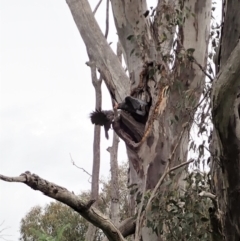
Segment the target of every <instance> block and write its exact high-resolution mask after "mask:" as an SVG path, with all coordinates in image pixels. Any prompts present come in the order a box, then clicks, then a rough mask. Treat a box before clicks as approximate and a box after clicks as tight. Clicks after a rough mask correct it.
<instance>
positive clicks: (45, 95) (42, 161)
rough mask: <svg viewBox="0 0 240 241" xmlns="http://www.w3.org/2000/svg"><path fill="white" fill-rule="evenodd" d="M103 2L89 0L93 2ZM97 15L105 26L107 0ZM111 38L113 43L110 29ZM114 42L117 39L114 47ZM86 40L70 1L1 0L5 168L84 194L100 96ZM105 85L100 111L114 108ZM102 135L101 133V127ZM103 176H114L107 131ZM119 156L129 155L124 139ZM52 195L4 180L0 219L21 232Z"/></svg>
mask: <svg viewBox="0 0 240 241" xmlns="http://www.w3.org/2000/svg"><path fill="white" fill-rule="evenodd" d="M97 2H98V1H96V0H91V4H92V5H93V6H95V5H96V4H97ZM104 5H105V3H103V6H102V7H101V9H100V10H99V12H98V14H97V16H96V17H97V19H98V21H99V22H100V23H101V26H103V27H104V23H105V16H104V14H102V13H103V12H104V7H105V6H104ZM111 32H112V33H113V35H109V38H108V40H109V42H112V41H115V42H116V39H117V36H116V34H115V31H111ZM113 46H114V45H113ZM87 60H88V57H87V55H86V50H85V45H84V44H83V42H82V40H81V37H80V34H79V32H78V30H77V28H76V26H75V23H74V21H73V19H72V16H71V14H70V11H69V9H68V6H67V4H66V2H65V1H59V0H35V1H33V0H11V1H9V0H8V1H6V0H0V80H1V84H0V101H1V102H0V173H1V174H3V175H9V176H18V175H20V174H21V173H23V172H25V171H27V170H28V171H30V172H33V173H36V174H38V175H39V176H41V177H43V178H45V179H47V180H49V181H52V182H54V183H57V184H59V185H62V186H64V187H66V188H68V189H69V190H70V191H74V192H75V193H79V192H80V191H81V190H87V189H89V188H90V183H89V177H88V176H87V175H86V174H85V173H84V172H82V171H81V170H79V169H77V168H76V167H74V166H73V165H72V164H71V160H70V157H69V153H71V155H72V157H73V159H74V161H75V162H76V164H77V165H78V166H81V167H83V168H85V169H86V170H87V171H88V172H91V169H92V143H93V129H94V128H93V125H92V124H91V123H90V120H89V113H90V112H91V111H92V110H94V105H95V97H94V89H93V87H92V84H91V78H90V70H89V68H88V67H87V66H86V65H85V62H86V61H87ZM110 108H111V103H110V99H109V95H108V92H107V91H106V89H104V90H103V109H110ZM102 133H103V131H102ZM101 143H102V152H101V154H102V158H101V175H104V176H108V175H109V169H110V166H109V155H108V152H107V151H106V148H107V147H108V146H110V145H111V140H109V141H106V140H105V138H104V135H102V142H101ZM119 152H120V155H119V161H126V154H125V149H124V145H123V143H121V145H120V151H119ZM50 201H51V199H50V198H48V197H45V196H44V195H42V194H41V193H40V192H36V191H33V190H31V189H30V188H29V187H27V186H26V185H24V184H17V183H7V182H3V181H0V223H1V221H5V222H4V225H3V227H9V229H7V230H5V231H4V234H9V235H12V236H9V237H6V238H8V239H9V240H13V241H17V240H18V238H19V236H20V235H19V225H20V220H21V218H23V217H24V215H25V214H26V213H27V212H28V211H29V209H30V208H31V207H33V206H35V205H44V204H46V203H48V202H50Z"/></svg>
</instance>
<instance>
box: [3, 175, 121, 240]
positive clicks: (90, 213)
mask: <svg viewBox="0 0 240 241" xmlns="http://www.w3.org/2000/svg"><path fill="white" fill-rule="evenodd" d="M0 179H1V180H3V181H6V182H22V183H25V184H26V185H27V186H29V187H31V188H32V189H34V190H38V191H40V192H42V193H43V194H44V195H46V196H48V197H51V198H53V199H55V200H58V201H60V202H62V203H64V204H66V205H68V206H69V207H71V208H72V209H74V210H75V211H76V212H78V213H79V214H80V215H81V216H83V217H84V218H85V219H87V220H88V221H89V222H90V223H92V224H94V225H95V226H97V227H98V228H100V229H102V231H103V232H104V234H105V235H106V236H107V237H108V239H109V240H110V241H125V239H124V238H123V236H122V234H121V233H120V231H119V230H118V229H117V228H116V227H115V226H114V225H113V223H112V222H111V220H110V219H109V218H107V217H106V216H104V215H103V214H102V213H101V212H100V211H99V210H97V209H96V208H94V207H92V204H93V203H94V201H95V200H89V201H88V202H87V203H86V202H83V201H82V200H81V199H80V198H79V197H78V196H77V195H75V194H73V193H72V192H70V191H68V190H67V189H66V188H64V187H61V186H58V185H56V184H54V183H51V182H49V181H47V180H45V179H43V178H41V177H39V176H37V175H36V174H31V173H30V172H28V171H27V172H25V173H23V174H21V175H20V176H18V177H8V176H4V175H1V174H0Z"/></svg>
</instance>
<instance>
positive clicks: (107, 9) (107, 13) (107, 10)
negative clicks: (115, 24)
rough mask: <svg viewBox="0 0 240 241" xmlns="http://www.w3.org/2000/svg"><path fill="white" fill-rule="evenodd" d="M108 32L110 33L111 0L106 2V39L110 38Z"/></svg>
mask: <svg viewBox="0 0 240 241" xmlns="http://www.w3.org/2000/svg"><path fill="white" fill-rule="evenodd" d="M108 31H109V0H107V2H106V30H105V34H104V36H105V38H106V39H107V37H108Z"/></svg>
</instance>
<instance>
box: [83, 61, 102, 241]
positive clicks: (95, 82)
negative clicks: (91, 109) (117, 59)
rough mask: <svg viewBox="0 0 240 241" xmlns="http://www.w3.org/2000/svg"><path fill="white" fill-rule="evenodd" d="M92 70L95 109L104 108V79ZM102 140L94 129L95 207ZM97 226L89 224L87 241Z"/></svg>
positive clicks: (96, 129)
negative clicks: (102, 86) (102, 87)
mask: <svg viewBox="0 0 240 241" xmlns="http://www.w3.org/2000/svg"><path fill="white" fill-rule="evenodd" d="M88 64H89V65H90V68H91V76H92V84H93V86H94V89H95V98H96V103H95V109H98V110H99V109H101V108H102V91H101V84H102V79H101V77H100V79H98V78H97V75H96V67H95V66H94V64H93V63H91V61H90V62H89V63H88ZM100 138H101V127H100V126H95V127H94V140H93V166H92V185H91V199H92V200H96V202H95V203H94V205H95V207H97V204H98V199H99V172H100ZM96 229H97V228H96V226H94V225H93V224H91V223H89V226H88V230H87V233H86V240H89V241H93V240H94V238H95V233H96Z"/></svg>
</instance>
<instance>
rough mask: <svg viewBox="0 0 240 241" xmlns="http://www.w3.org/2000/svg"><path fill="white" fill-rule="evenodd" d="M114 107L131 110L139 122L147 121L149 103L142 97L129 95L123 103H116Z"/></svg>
mask: <svg viewBox="0 0 240 241" xmlns="http://www.w3.org/2000/svg"><path fill="white" fill-rule="evenodd" d="M114 108H115V109H121V110H125V111H127V112H129V113H130V114H131V115H132V117H133V118H134V119H135V120H136V121H138V122H141V123H146V121H147V117H148V112H149V105H148V103H147V102H145V101H142V100H140V99H137V98H134V97H132V96H127V97H126V98H125V100H124V101H123V102H122V103H119V104H116V105H115V106H114Z"/></svg>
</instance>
